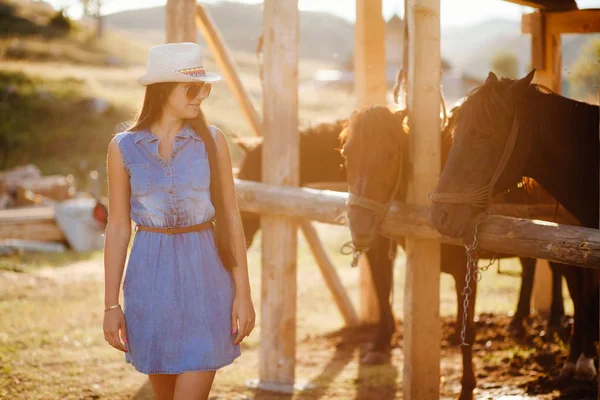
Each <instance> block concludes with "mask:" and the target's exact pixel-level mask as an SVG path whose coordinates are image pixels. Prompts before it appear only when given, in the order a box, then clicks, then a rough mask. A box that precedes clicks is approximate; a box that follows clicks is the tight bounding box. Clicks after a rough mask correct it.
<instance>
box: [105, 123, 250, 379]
mask: <svg viewBox="0 0 600 400" xmlns="http://www.w3.org/2000/svg"><path fill="white" fill-rule="evenodd" d="M210 131H211V134H212V135H213V139H214V138H215V128H214V127H213V126H211V127H210ZM116 138H117V142H118V144H119V149H120V151H121V157H122V159H123V163H124V165H125V168H126V170H127V173H128V174H129V182H130V186H131V200H130V202H131V219H132V220H133V221H134V222H135V223H136V224H139V225H147V226H160V227H166V226H187V225H193V224H199V223H202V222H205V221H208V220H211V219H212V218H213V216H214V212H215V210H214V207H213V205H212V204H211V201H210V190H209V184H210V167H209V163H208V157H207V154H206V150H205V148H204V143H203V141H202V139H201V138H200V136H198V135H197V134H196V132H194V130H193V129H191V128H190V127H188V126H187V125H186V126H184V128H183V129H182V130H181V131H180V132H179V133H178V134H177V136H176V137H175V143H174V145H173V152H172V153H171V157H170V158H169V159H168V160H163V158H162V157H161V156H160V155H159V153H158V144H159V139H158V137H157V136H156V135H154V134H152V133H151V132H150V131H148V130H140V131H127V132H122V133H118V134H117V135H116ZM234 292H235V289H234V282H233V279H232V277H231V274H230V272H228V271H227V270H226V269H225V268H224V267H223V264H222V263H221V261H220V259H219V257H218V253H217V249H216V246H215V241H214V232H213V230H212V228H209V229H205V230H201V231H195V232H187V233H177V234H172V235H168V234H165V233H158V232H148V231H138V232H137V233H136V234H135V237H134V242H133V245H132V248H131V252H130V254H129V259H128V262H127V269H126V272H125V280H124V281H123V312H124V315H125V321H126V325H127V336H128V340H129V352H126V353H125V360H126V362H127V363H129V364H132V365H133V366H134V367H135V369H136V370H138V371H139V372H142V373H145V374H178V373H181V372H185V371H215V370H217V369H218V368H221V367H223V366H225V365H228V364H231V363H232V362H233V360H234V359H236V358H237V357H239V356H240V348H239V345H235V344H234V340H235V334H234V335H232V334H231V307H232V302H233V297H234Z"/></svg>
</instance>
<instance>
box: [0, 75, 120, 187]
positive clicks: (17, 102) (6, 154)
mask: <svg viewBox="0 0 600 400" xmlns="http://www.w3.org/2000/svg"><path fill="white" fill-rule="evenodd" d="M0 96H1V97H2V101H1V102H0V115H2V118H0V169H5V168H10V167H12V166H16V165H22V164H27V163H29V162H31V160H32V159H33V160H36V164H37V165H38V166H39V167H40V168H41V169H42V170H43V172H44V174H64V175H67V174H75V173H76V171H78V170H79V163H80V162H81V160H82V158H83V157H85V160H86V162H87V163H88V165H92V166H99V167H100V168H101V169H103V168H104V164H105V157H106V149H107V147H108V142H109V141H110V139H111V136H112V135H111V133H112V132H114V127H115V126H116V124H117V123H119V122H120V121H123V120H125V119H127V118H128V113H127V112H125V111H124V110H123V109H121V108H116V107H114V106H112V105H110V104H108V106H107V109H106V110H104V111H103V112H95V111H94V110H93V107H94V105H93V101H94V100H92V98H91V96H89V93H88V90H87V86H86V84H85V83H84V82H83V81H81V80H80V79H77V78H65V79H60V80H45V79H42V78H39V77H30V76H27V75H25V74H23V73H22V72H9V71H1V72H0Z"/></svg>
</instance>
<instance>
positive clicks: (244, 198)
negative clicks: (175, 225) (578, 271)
mask: <svg viewBox="0 0 600 400" xmlns="http://www.w3.org/2000/svg"><path fill="white" fill-rule="evenodd" d="M236 191H237V194H238V205H239V207H240V210H241V211H247V212H254V213H259V214H270V215H281V216H286V217H291V218H303V219H308V220H313V221H319V222H324V223H328V224H335V225H345V224H346V219H345V212H346V205H345V201H346V199H347V197H348V194H347V193H342V192H334V191H328V190H315V189H308V188H292V187H281V186H273V185H266V184H263V183H257V182H250V181H243V180H238V179H236ZM550 209H553V206H552V207H550V206H545V205H533V206H521V205H508V204H506V205H505V204H500V205H498V204H494V205H492V206H491V208H490V211H491V212H493V213H502V214H508V215H512V217H509V216H505V215H496V214H490V215H486V216H485V217H484V218H483V219H482V222H481V224H480V226H479V237H478V239H479V244H480V247H481V248H482V249H484V250H488V251H490V252H497V253H504V254H514V255H515V256H522V257H531V258H543V259H547V260H549V261H555V262H559V263H565V264H572V265H576V266H581V267H587V268H593V269H600V231H599V230H596V229H590V228H582V227H579V226H572V225H564V224H556V223H553V222H547V221H542V220H536V219H530V218H546V219H547V218H549V217H550V218H551V217H552V216H553V215H554V213H553V212H550ZM428 215H429V207H427V206H417V205H411V204H402V203H396V204H393V205H392V207H390V211H389V213H388V215H387V216H386V218H385V219H384V221H383V223H382V226H381V229H380V231H381V233H382V234H383V235H386V236H389V237H392V238H401V237H420V238H427V239H439V240H440V241H441V242H442V243H450V244H455V245H461V244H462V240H461V239H455V238H449V237H445V236H442V235H440V234H439V233H438V231H437V230H435V228H434V227H433V226H432V225H431V223H430V222H429V218H428Z"/></svg>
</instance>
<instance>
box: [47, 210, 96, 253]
mask: <svg viewBox="0 0 600 400" xmlns="http://www.w3.org/2000/svg"><path fill="white" fill-rule="evenodd" d="M95 204H96V200H94V199H93V198H78V199H77V198H76V199H69V200H65V201H61V202H59V203H56V204H55V206H54V213H55V215H54V218H55V219H56V224H57V225H58V227H59V228H60V229H61V230H62V231H63V233H64V234H65V237H66V238H67V241H68V242H69V246H71V248H72V249H73V250H75V251H90V250H100V249H102V248H103V246H104V230H105V228H104V226H103V225H102V224H101V223H99V222H98V221H96V220H95V219H94V215H93V209H94V206H95Z"/></svg>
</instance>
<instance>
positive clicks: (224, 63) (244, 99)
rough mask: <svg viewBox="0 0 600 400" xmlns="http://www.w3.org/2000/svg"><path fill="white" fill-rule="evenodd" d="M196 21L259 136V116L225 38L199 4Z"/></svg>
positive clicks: (255, 133)
mask: <svg viewBox="0 0 600 400" xmlns="http://www.w3.org/2000/svg"><path fill="white" fill-rule="evenodd" d="M196 23H197V25H198V28H199V29H200V32H201V33H202V37H203V38H204V40H205V41H206V43H207V44H208V47H209V48H210V51H211V53H212V55H213V56H214V57H215V61H216V62H217V65H218V66H219V69H220V70H221V71H222V72H223V75H224V76H225V80H226V81H227V84H228V85H229V89H230V90H231V92H232V93H233V95H234V97H235V98H236V100H237V102H238V104H239V105H240V107H241V108H242V112H243V113H244V116H245V117H246V120H248V123H249V124H250V128H251V130H252V133H254V135H256V136H261V135H262V133H261V122H260V118H259V116H258V113H257V112H256V107H255V106H254V103H253V102H252V100H251V99H250V96H249V95H248V92H247V91H246V89H245V88H244V85H242V80H241V79H240V76H239V75H238V73H237V70H236V69H237V67H236V64H235V61H234V59H233V57H232V56H231V52H230V51H229V49H228V48H227V45H226V44H225V40H224V39H223V36H222V35H221V33H220V32H219V30H218V28H217V25H216V24H215V22H214V21H213V19H212V18H211V17H210V14H209V13H208V11H206V9H205V8H204V6H202V5H200V4H198V5H197V6H196Z"/></svg>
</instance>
